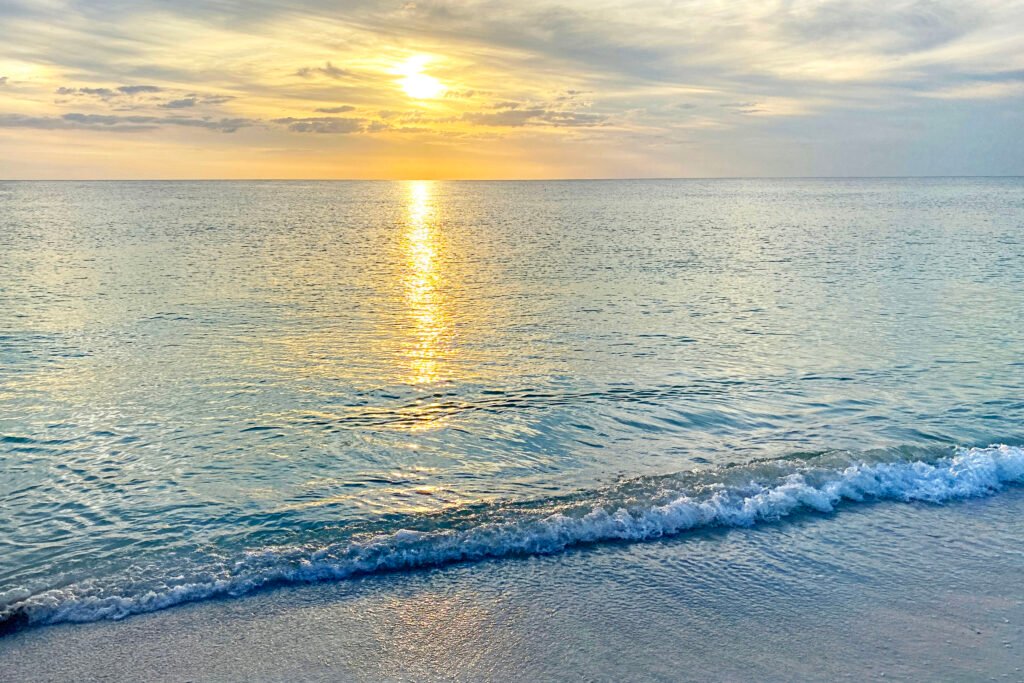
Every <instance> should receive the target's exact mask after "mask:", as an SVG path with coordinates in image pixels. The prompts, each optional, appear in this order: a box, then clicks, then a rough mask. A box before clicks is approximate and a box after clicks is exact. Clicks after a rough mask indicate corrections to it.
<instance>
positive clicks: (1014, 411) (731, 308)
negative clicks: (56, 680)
mask: <svg viewBox="0 0 1024 683" xmlns="http://www.w3.org/2000/svg"><path fill="white" fill-rule="evenodd" d="M1022 263H1024V180H1022V179H1014V178H1007V179H916V180H908V179H877V180H874V179H863V180H776V181H764V180H716V181H625V182H624V181H614V182H613V181H595V182H523V183H517V182H493V183H492V182H465V183H463V182H411V183H386V182H380V183H372V182H371V183H363V182H197V183H190V182H152V183H149V182H138V183H119V182H103V183H77V182H65V183H0V435H2V436H0V475H2V476H0V505H2V507H0V510H2V513H0V614H2V615H3V618H5V619H6V620H7V624H9V625H15V626H16V625H21V624H24V623H26V622H27V623H40V624H41V623H53V622H59V621H91V620H96V619H102V618H118V617H122V616H126V615H128V614H132V613H137V612H144V611H150V610H153V609H158V608H161V607H166V606H170V605H173V604H178V603H181V602H187V601H191V600H198V599H202V598H206V597H211V596H216V595H225V594H241V593H245V592H248V591H251V590H253V589H255V588H259V587H261V586H266V585H270V584H276V583H281V582H294V581H312V580H321V579H331V578H334V579H343V578H346V577H348V576H352V575H353V574H357V573H367V572H375V571H378V570H380V569H392V568H409V567H421V566H428V565H433V564H438V563H444V562H450V561H456V560H474V559H479V558H483V557H505V556H509V555H520V554H531V553H556V552H558V551H560V550H562V549H563V548H566V547H571V546H573V545H576V544H579V543H591V542H601V541H605V540H612V539H625V540H642V539H647V538H653V537H659V536H664V535H675V534H679V533H683V532H685V531H687V530H690V529H693V528H698V527H704V526H709V525H711V526H714V525H726V526H729V525H741V526H748V525H756V524H757V523H758V522H759V521H762V520H770V519H775V518H779V517H783V516H787V515H789V514H791V513H793V512H796V511H804V510H811V511H818V512H829V511H832V510H834V509H836V508H837V506H838V508H839V509H840V511H839V512H838V514H839V515H842V511H841V509H842V507H843V506H844V505H850V504H855V502H856V501H859V500H873V499H885V500H895V501H905V500H923V501H928V502H944V501H950V500H954V499H959V498H965V497H973V496H979V495H986V494H991V493H994V492H996V491H998V490H1000V489H1002V488H1004V487H1006V486H1012V485H1014V484H1016V483H1019V482H1021V481H1022V479H1024V450H1022V449H1021V448H1020V446H1021V444H1024V426H1022V425H1024V420H1022V418H1024V360H1022V359H1024V355H1022V354H1021V350H1022V349H1024V327H1022V325H1021V321H1022V320H1024V287H1021V285H1020V272H1021V270H1020V266H1021V264H1022Z"/></svg>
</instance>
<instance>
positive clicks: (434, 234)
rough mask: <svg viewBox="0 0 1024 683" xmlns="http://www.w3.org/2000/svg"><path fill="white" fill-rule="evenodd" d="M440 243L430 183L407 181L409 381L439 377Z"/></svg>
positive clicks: (442, 324)
mask: <svg viewBox="0 0 1024 683" xmlns="http://www.w3.org/2000/svg"><path fill="white" fill-rule="evenodd" d="M440 244H441V240H440V236H439V235H438V230H437V210H436V207H435V203H434V198H433V183H431V182H429V181H413V182H410V183H409V185H408V226H407V229H406V232H405V253H406V262H407V275H406V278H405V285H406V300H407V303H408V306H409V313H410V316H411V318H412V322H413V343H412V345H411V348H410V349H409V352H408V356H409V359H410V377H409V381H410V382H411V383H413V384H427V383H434V382H438V381H440V380H441V379H443V377H442V367H441V363H442V361H443V359H444V356H445V352H446V348H445V347H446V342H447V338H448V336H449V323H448V319H447V315H446V312H445V308H444V299H443V294H442V292H441V285H442V274H441V269H440V266H439V257H440V254H439V249H440Z"/></svg>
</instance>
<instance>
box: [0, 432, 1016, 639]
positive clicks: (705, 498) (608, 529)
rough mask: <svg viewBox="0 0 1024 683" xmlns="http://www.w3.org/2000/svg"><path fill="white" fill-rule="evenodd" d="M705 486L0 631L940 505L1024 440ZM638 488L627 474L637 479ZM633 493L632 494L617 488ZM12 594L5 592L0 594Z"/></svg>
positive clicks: (238, 570) (246, 564)
mask: <svg viewBox="0 0 1024 683" xmlns="http://www.w3.org/2000/svg"><path fill="white" fill-rule="evenodd" d="M733 469H734V470H735V471H734V472H733V473H732V474H731V475H730V476H729V477H726V478H723V477H722V476H721V471H720V472H718V473H717V474H714V473H713V474H712V476H710V477H709V478H708V479H707V482H706V483H704V484H698V485H693V484H692V483H691V484H690V485H689V488H688V489H687V490H683V491H676V492H672V493H666V492H665V490H664V488H663V485H662V488H659V495H658V499H659V500H660V501H661V502H658V503H649V504H639V505H638V504H633V505H622V506H618V507H613V506H611V505H609V504H608V501H609V500H614V496H612V497H610V498H609V497H608V496H607V495H606V494H601V495H598V494H595V498H597V499H598V500H599V501H601V503H598V504H594V503H591V504H589V505H588V504H586V503H585V502H584V503H580V502H579V501H577V503H575V504H574V505H571V506H566V505H562V506H561V507H560V508H558V511H554V512H552V511H551V510H552V509H555V508H554V507H552V508H550V509H548V510H547V511H546V512H539V513H537V514H535V515H533V516H526V517H525V518H522V519H517V520H514V521H513V520H505V521H501V520H500V519H499V520H498V521H495V522H489V523H482V524H478V525H476V526H470V527H468V528H464V529H437V530H432V531H409V530H402V531H398V532H396V533H391V534H386V535H378V536H373V537H369V538H364V539H362V540H349V541H346V542H344V543H337V544H332V545H326V546H323V547H292V548H282V547H275V548H266V549H262V550H259V551H252V552H248V553H246V554H245V555H244V556H243V557H241V558H239V559H238V561H237V562H235V563H234V564H232V565H230V566H225V567H223V568H221V569H220V570H219V571H217V572H209V573H207V574H206V577H205V578H202V579H197V580H188V581H183V582H182V583H178V584H176V585H172V584H170V583H169V582H163V583H160V584H159V585H156V586H151V587H149V588H147V589H146V590H145V591H134V592H133V591H128V590H123V589H122V591H121V592H118V589H117V588H116V587H111V586H100V585H98V584H97V585H83V584H77V585H72V586H69V587H65V588H62V589H54V590H50V591H46V592H42V593H38V594H35V595H31V596H22V597H19V598H17V599H15V600H14V601H13V602H10V603H8V604H7V605H6V606H5V607H2V608H0V632H2V631H3V630H5V625H6V630H12V629H14V628H17V627H20V626H24V625H30V624H52V623H58V622H86V621H95V620H99V619H120V618H123V617H126V616H128V615H131V614H137V613H141V612H150V611H154V610H159V609H163V608H165V607H170V606H172V605H177V604H180V603H184V602H191V601H196V600H203V599H206V598H211V597H215V596H225V595H241V594H244V593H248V592H251V591H253V590H256V589H258V588H260V587H264V586H268V585H271V584H280V583H296V582H311V581H322V580H332V579H344V578H347V577H351V576H354V575H357V574H369V573H373V572H378V571H386V570H399V569H412V568H417V567H428V566H436V565H441V564H446V563H451V562H463V561H473V560H481V559H485V558H500V557H508V556H521V555H535V554H548V553H556V552H559V551H562V550H564V549H566V548H569V547H571V546H576V545H581V544H590V543H597V542H601V541H641V540H646V539H654V538H660V537H665V536H671V535H675V534H679V533H682V532H685V531H687V530H691V529H698V528H702V527H711V526H726V527H729V526H741V527H747V526H751V525H754V524H757V523H758V522H761V521H770V520H778V519H781V518H783V517H786V516H788V515H791V514H793V513H796V512H799V511H811V512H822V513H825V512H831V511H833V510H835V508H836V506H837V505H839V504H840V503H843V502H844V501H867V500H875V501H879V500H891V501H925V502H930V503H941V502H944V501H949V500H957V499H963V498H970V497H976V496H984V495H990V494H992V493H995V492H997V491H999V490H1001V489H1002V488H1003V487H1005V486H1006V485H1008V484H1015V483H1024V449H1022V448H1020V447H1013V446H1004V445H999V446H990V447H988V448H971V449H962V450H959V451H956V452H955V454H954V455H952V456H951V457H943V458H937V459H933V460H931V461H927V460H897V461H887V462H870V461H866V460H860V461H853V462H849V463H847V464H840V465H836V464H835V463H834V460H829V459H828V458H825V457H823V456H819V457H817V458H810V459H808V460H803V461H772V462H771V463H770V464H766V465H764V466H763V467H760V468H758V467H756V466H741V467H738V468H733ZM634 486H635V483H634ZM622 499H623V500H626V499H630V500H636V496H622ZM8 595H9V596H10V593H8Z"/></svg>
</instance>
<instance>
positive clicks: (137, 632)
mask: <svg viewBox="0 0 1024 683" xmlns="http://www.w3.org/2000/svg"><path fill="white" fill-rule="evenodd" d="M1022 516H1024V490H1020V489H1016V490H1011V491H1008V492H1005V493H1003V494H1000V495H997V496H994V497H991V498H986V499H979V500H972V501H967V502H963V503H957V504H952V505H948V506H942V507H939V506H929V505H916V504H915V505H908V504H900V503H886V504H877V505H853V506H849V507H847V508H845V509H843V510H841V511H840V512H839V513H837V514H835V515H831V516H828V517H823V516H816V515H806V516H803V517H800V518H798V519H795V520H791V521H787V522H783V523H779V524H774V525H764V526H760V527H758V528H756V529H750V530H743V529H739V530H737V529H733V530H729V531H725V530H721V531H710V532H703V533H698V534H691V535H688V536H685V537H681V538H678V539H672V540H666V541H661V542H652V543H641V544H633V545H626V544H612V545H603V546H595V547H590V548H585V549H582V550H577V551H574V552H570V553H566V554H563V555H559V556H550V557H540V558H526V559H518V560H506V561H498V562H484V563H478V564H471V565H460V566H450V567H447V568H443V569H438V570H431V571H421V572H410V573H396V574H389V575H381V576H373V577H368V578H364V579H361V580H355V581H346V582H341V583H333V584H320V585H312V586H300V587H291V588H283V589H278V590H272V591H265V592H263V593H259V594H257V595H253V596H250V597H245V598H240V599H231V600H220V601H214V602H206V603H199V604H194V605H189V606H185V607H180V608H176V609H171V610H166V611H163V612H158V613H154V614H149V615H144V616H140V617H135V618H131V619H127V620H125V621H122V622H101V623H95V624H85V625H61V626H53V627H45V628H38V629H31V630H27V631H23V632H20V633H17V634H14V635H13V636H9V637H6V638H3V639H0V661H2V663H3V664H2V669H0V680H4V681H8V680H9V681H81V680H104V681H121V680H125V681H128V680H158V681H242V680H260V681H295V680H323V681H337V680H343V681H346V680H353V681H377V680H409V681H421V680H574V681H575V680H585V681H612V680H661V681H678V680H721V681H740V680H772V681H790V680H793V681H796V680H834V679H850V680H858V679H861V678H876V679H884V680H950V681H954V680H955V681H965V680H979V681H986V680H997V681H1007V680H1010V681H1022V680H1024V673H1022V669H1024V588H1022V587H1021V583H1020V579H1021V577H1022V576H1024V552H1022V550H1021V546H1020V543H1019V541H1020V537H1019V530H1020V523H1019V520H1020V519H1021V518H1022ZM982 538H983V539H984V542H982V541H980V540H978V539H982Z"/></svg>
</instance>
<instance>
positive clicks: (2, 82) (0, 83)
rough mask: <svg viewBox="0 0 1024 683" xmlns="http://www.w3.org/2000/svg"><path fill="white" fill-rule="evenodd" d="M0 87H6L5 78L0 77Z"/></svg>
mask: <svg viewBox="0 0 1024 683" xmlns="http://www.w3.org/2000/svg"><path fill="white" fill-rule="evenodd" d="M0 85H7V76H0Z"/></svg>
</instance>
